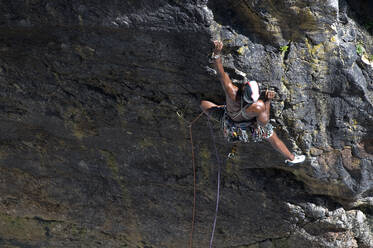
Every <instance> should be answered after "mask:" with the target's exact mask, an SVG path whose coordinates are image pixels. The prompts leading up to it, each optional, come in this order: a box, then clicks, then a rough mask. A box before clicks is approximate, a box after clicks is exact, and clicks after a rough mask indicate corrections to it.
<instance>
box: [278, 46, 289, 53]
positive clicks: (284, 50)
mask: <svg viewBox="0 0 373 248" xmlns="http://www.w3.org/2000/svg"><path fill="white" fill-rule="evenodd" d="M288 49H289V46H282V47H280V51H281V52H282V53H283V54H284V53H286V52H287V51H288Z"/></svg>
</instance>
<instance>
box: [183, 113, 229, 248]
mask: <svg viewBox="0 0 373 248" xmlns="http://www.w3.org/2000/svg"><path fill="white" fill-rule="evenodd" d="M178 115H179V114H178ZM202 115H203V112H201V113H200V114H199V115H198V116H197V117H196V118H195V119H194V120H193V121H191V122H190V123H189V135H190V144H191V149H192V165H193V214H192V228H191V231H190V240H189V247H190V248H192V247H193V232H194V222H195V213H196V165H195V154H194V145H193V132H192V128H193V124H194V123H195V122H196V121H197V120H198V119H199V118H200V117H201V116H202ZM207 122H208V126H209V129H210V135H211V137H212V141H213V145H214V151H215V156H216V161H217V164H218V189H217V193H216V207H215V216H214V221H213V226H212V232H211V238H210V248H212V243H213V240H214V234H215V228H216V221H217V217H218V211H219V200H220V175H221V167H222V166H221V165H222V163H221V159H220V156H219V153H218V149H217V146H216V140H215V136H214V133H213V129H212V125H211V122H210V118H209V117H208V118H207Z"/></svg>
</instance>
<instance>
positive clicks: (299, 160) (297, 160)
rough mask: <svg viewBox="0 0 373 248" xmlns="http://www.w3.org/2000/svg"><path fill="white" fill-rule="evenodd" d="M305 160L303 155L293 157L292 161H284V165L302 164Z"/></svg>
mask: <svg viewBox="0 0 373 248" xmlns="http://www.w3.org/2000/svg"><path fill="white" fill-rule="evenodd" d="M305 159H306V156H304V155H294V159H293V160H288V159H286V160H285V163H286V164H288V165H290V166H291V165H295V164H299V163H302V162H304V160H305Z"/></svg>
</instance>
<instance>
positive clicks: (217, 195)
mask: <svg viewBox="0 0 373 248" xmlns="http://www.w3.org/2000/svg"><path fill="white" fill-rule="evenodd" d="M207 122H208V125H209V128H210V135H211V137H212V141H213V144H214V150H215V156H216V162H217V163H218V190H217V192H216V207H215V216H214V222H213V225H212V232H211V239H210V248H211V247H212V242H213V240H214V234H215V227H216V219H217V217H218V210H219V199H220V171H221V160H220V157H219V153H218V149H217V147H216V140H215V136H214V133H213V130H212V125H211V122H210V118H207Z"/></svg>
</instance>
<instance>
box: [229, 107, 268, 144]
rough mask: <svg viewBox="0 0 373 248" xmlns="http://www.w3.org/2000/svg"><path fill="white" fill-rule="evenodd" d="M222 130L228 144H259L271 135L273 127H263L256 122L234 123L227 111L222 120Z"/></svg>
mask: <svg viewBox="0 0 373 248" xmlns="http://www.w3.org/2000/svg"><path fill="white" fill-rule="evenodd" d="M222 129H223V134H224V137H225V138H226V139H227V141H228V142H230V143H235V142H244V143H248V142H260V141H262V140H263V139H266V138H269V137H271V135H272V134H273V126H272V125H271V124H270V123H267V124H266V125H265V126H264V127H263V126H261V125H259V124H257V123H256V121H246V122H234V121H233V120H232V119H231V118H230V117H229V116H228V114H227V111H225V112H224V116H223V118H222Z"/></svg>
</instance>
